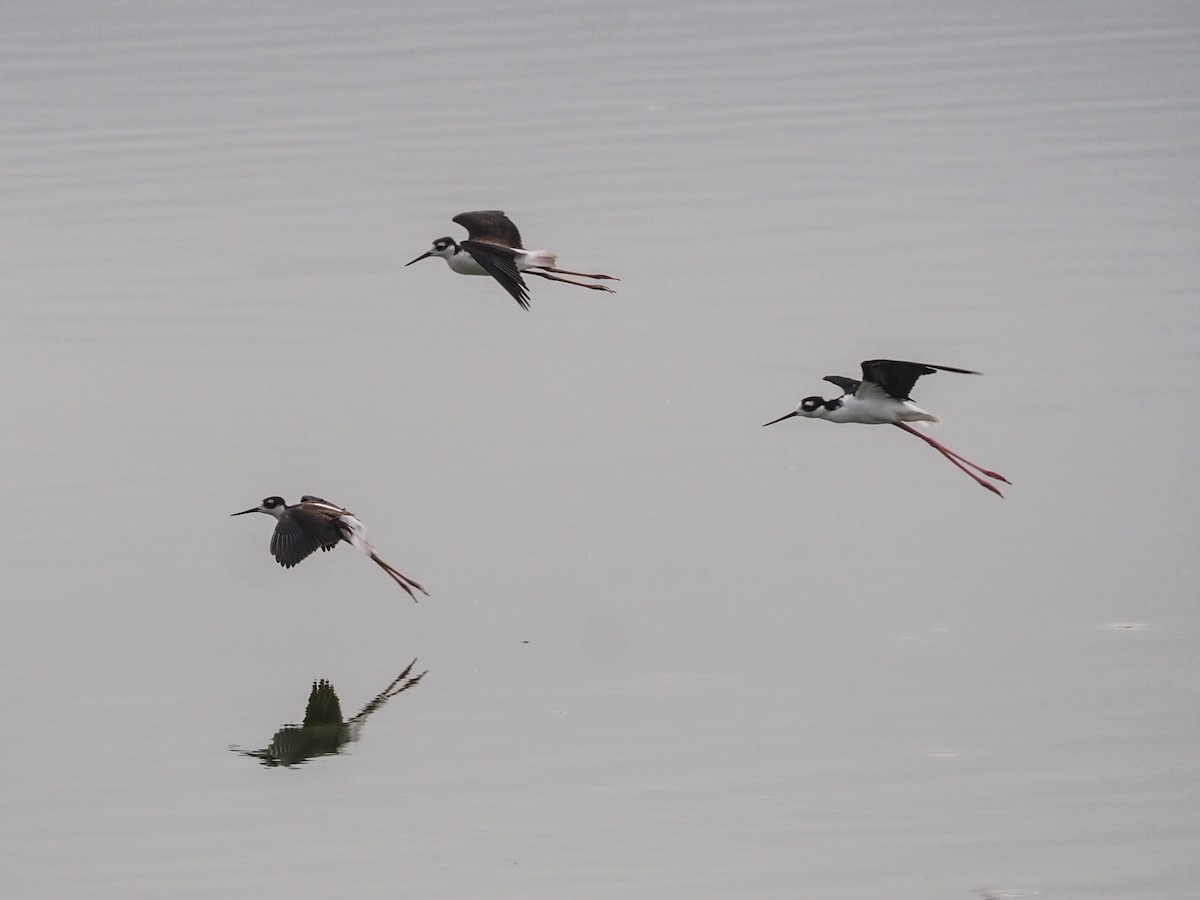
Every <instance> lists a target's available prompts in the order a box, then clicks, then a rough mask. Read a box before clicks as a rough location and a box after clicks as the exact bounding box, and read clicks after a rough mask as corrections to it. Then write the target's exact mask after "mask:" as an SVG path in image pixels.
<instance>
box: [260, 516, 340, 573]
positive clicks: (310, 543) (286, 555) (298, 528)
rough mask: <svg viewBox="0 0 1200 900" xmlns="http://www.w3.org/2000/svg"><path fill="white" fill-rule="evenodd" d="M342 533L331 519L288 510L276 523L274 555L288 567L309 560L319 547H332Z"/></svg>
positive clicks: (272, 550)
mask: <svg viewBox="0 0 1200 900" xmlns="http://www.w3.org/2000/svg"><path fill="white" fill-rule="evenodd" d="M341 539H342V533H341V532H340V531H339V530H338V528H337V525H335V524H334V523H333V522H332V521H330V520H327V519H324V518H322V517H320V516H316V515H312V514H305V512H304V510H295V511H291V510H289V511H288V513H287V514H286V515H284V516H283V517H282V518H281V519H280V520H279V521H278V522H277V523H276V524H275V532H274V533H273V534H272V535H271V555H272V556H274V557H275V559H277V560H278V561H279V564H280V565H281V566H283V567H284V568H285V569H290V568H291V567H292V566H294V565H297V564H298V563H300V562H302V561H303V560H305V559H307V558H308V557H309V556H311V555H312V554H313V553H315V552H316V551H317V550H332V549H333V548H334V547H336V546H337V544H338V541H340V540H341Z"/></svg>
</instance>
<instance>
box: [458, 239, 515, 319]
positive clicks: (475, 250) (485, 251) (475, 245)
mask: <svg viewBox="0 0 1200 900" xmlns="http://www.w3.org/2000/svg"><path fill="white" fill-rule="evenodd" d="M459 246H460V247H462V248H463V249H464V250H466V251H467V252H468V253H470V254H471V257H472V258H473V259H474V260H475V262H477V263H479V265H481V266H482V267H483V269H484V271H486V272H487V273H488V274H489V275H491V276H492V277H493V278H495V279H496V280H497V281H498V282H500V286H501V287H502V288H504V289H505V290H506V291H508V292H509V294H511V295H512V298H513V299H514V300H516V301H517V302H518V303H519V304H521V308H522V309H529V288H528V287H526V286H525V279H524V278H522V277H521V273H520V272H519V271H518V270H517V264H516V262H515V261H514V257H515V255H516V254H515V252H514V251H513V250H511V249H509V248H508V247H501V246H500V245H499V244H489V243H487V242H486V241H463V242H462V243H461V244H459Z"/></svg>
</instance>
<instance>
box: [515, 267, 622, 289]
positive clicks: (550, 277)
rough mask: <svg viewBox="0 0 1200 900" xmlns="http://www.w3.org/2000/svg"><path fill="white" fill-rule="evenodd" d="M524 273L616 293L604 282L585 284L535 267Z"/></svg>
mask: <svg viewBox="0 0 1200 900" xmlns="http://www.w3.org/2000/svg"><path fill="white" fill-rule="evenodd" d="M524 274H526V275H536V276H538V278H548V279H549V280H550V281H563V282H566V283H567V284H574V285H577V286H579V287H585V288H591V289H592V290H593V291H608V292H609V293H610V294H615V293H616V291H614V290H613V289H612V288H610V287H606V286H604V285H603V284H584V283H583V282H582V281H572V280H571V279H570V278H559V277H558V276H557V275H551V274H549V273H548V272H536V271H534V270H533V269H525V270H524ZM587 277H588V278H591V277H592V276H591V275H589V276H587Z"/></svg>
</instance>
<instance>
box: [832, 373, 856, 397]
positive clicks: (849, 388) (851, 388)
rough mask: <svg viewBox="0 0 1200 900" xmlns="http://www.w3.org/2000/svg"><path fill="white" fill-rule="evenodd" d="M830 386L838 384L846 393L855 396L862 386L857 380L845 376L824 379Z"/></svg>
mask: <svg viewBox="0 0 1200 900" xmlns="http://www.w3.org/2000/svg"><path fill="white" fill-rule="evenodd" d="M823 380H824V381H828V382H829V383H830V384H836V385H837V386H838V387H840V388H841V389H842V391H843V392H844V393H847V394H853V393H854V392H855V391H857V390H858V386H859V385H860V384H862V382H861V381H859V380H858V379H857V378H847V377H846V376H845V375H826V376H825V378H824V379H823Z"/></svg>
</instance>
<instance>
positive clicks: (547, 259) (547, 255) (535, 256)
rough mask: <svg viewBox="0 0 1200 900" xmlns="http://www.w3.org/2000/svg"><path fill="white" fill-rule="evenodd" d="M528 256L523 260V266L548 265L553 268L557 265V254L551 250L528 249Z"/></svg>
mask: <svg viewBox="0 0 1200 900" xmlns="http://www.w3.org/2000/svg"><path fill="white" fill-rule="evenodd" d="M527 252H528V253H529V256H528V257H526V260H525V268H527V269H529V268H533V267H534V266H549V267H550V268H553V267H554V266H556V265H558V254H557V253H555V252H554V251H553V250H529V251H527Z"/></svg>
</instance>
